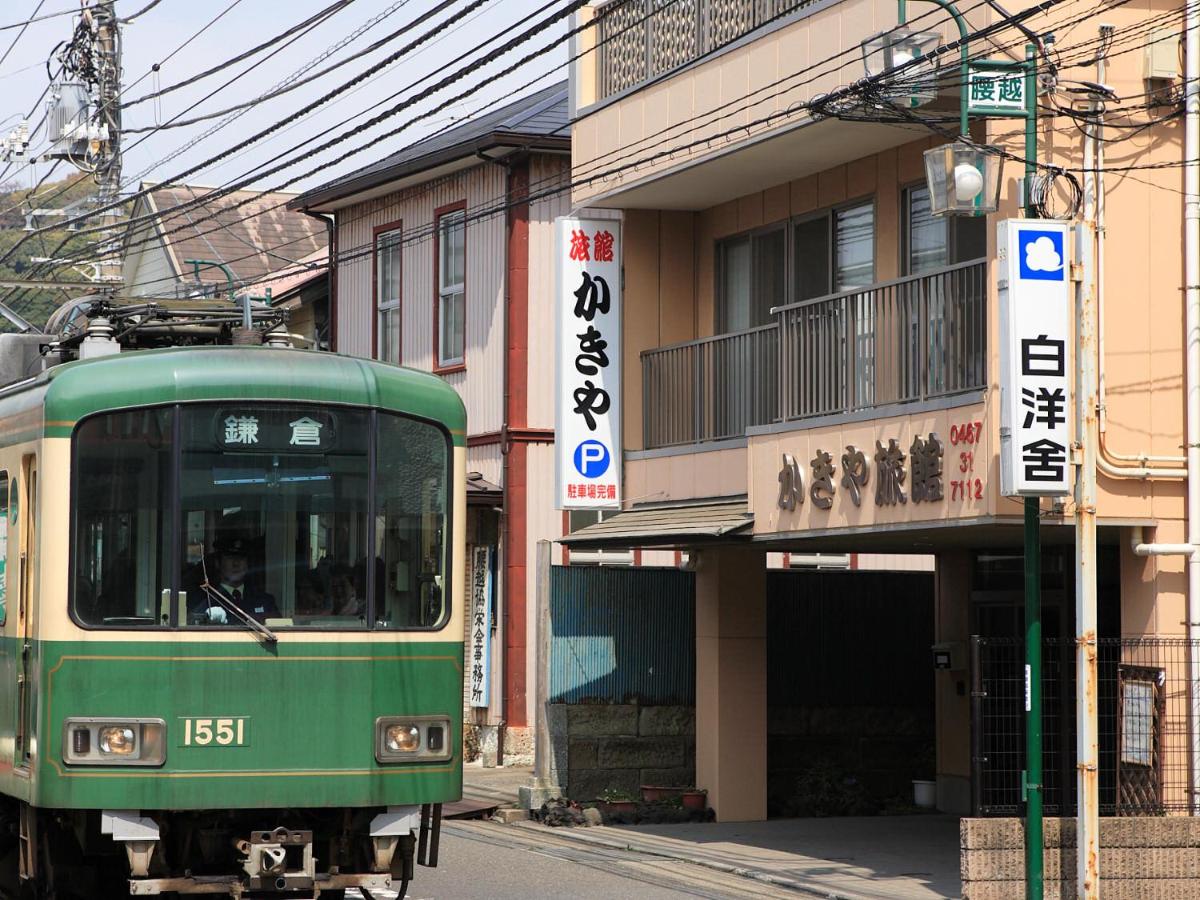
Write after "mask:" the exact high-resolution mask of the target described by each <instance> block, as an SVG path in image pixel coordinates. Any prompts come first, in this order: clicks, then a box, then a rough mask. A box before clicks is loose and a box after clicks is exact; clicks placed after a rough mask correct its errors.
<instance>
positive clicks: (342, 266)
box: [337, 165, 507, 480]
mask: <svg viewBox="0 0 1200 900" xmlns="http://www.w3.org/2000/svg"><path fill="white" fill-rule="evenodd" d="M504 196H505V172H504V170H503V169H502V168H500V167H499V166H495V165H480V166H476V167H474V168H472V169H468V170H466V171H464V172H461V173H457V174H455V175H452V176H448V177H445V178H441V179H435V180H434V181H431V182H428V183H426V184H424V185H420V186H418V187H414V188H408V189H406V190H404V191H402V192H399V193H397V194H391V195H389V196H387V197H382V198H379V199H375V200H369V201H366V202H364V203H360V204H356V205H354V206H349V207H346V208H345V209H341V210H339V211H338V214H337V222H338V257H339V260H340V262H339V266H338V323H337V324H338V350H339V352H342V353H347V354H350V355H353V356H365V357H371V356H374V348H373V347H372V345H371V332H372V325H373V322H372V319H373V316H374V305H373V299H372V296H371V293H372V291H371V287H372V278H373V266H372V254H371V245H372V230H373V229H374V228H375V227H377V226H380V225H384V224H387V223H390V222H396V221H399V222H400V223H401V227H402V229H403V233H404V238H403V242H404V243H403V253H402V257H403V262H402V274H401V284H402V295H401V302H400V305H401V338H400V346H401V349H400V361H401V363H402V364H403V365H406V366H412V367H414V368H417V369H423V370H425V371H431V370H432V369H433V362H434V360H433V340H434V322H433V306H434V294H435V290H436V284H437V281H436V278H435V275H434V270H433V265H434V236H433V226H434V211H435V210H436V209H438V208H440V207H443V206H449V205H450V204H453V203H460V202H464V201H465V202H466V204H467V285H466V289H467V349H466V371H464V372H456V373H451V374H448V375H446V376H445V377H446V381H447V382H448V383H450V384H451V385H453V386H454V387H455V389H456V390H457V391H458V392H459V394H460V396H462V398H463V402H464V403H465V404H466V407H467V431H468V433H469V434H485V433H489V432H494V431H499V430H500V426H501V424H502V422H503V415H504V412H503V404H504V387H503V385H504V369H503V366H504V279H505V276H506V258H507V253H506V215H505V211H504V209H503V207H504ZM489 480H490V479H489Z"/></svg>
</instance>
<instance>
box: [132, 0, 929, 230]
mask: <svg viewBox="0 0 1200 900" xmlns="http://www.w3.org/2000/svg"><path fill="white" fill-rule="evenodd" d="M929 14H931V13H929ZM916 18H918V19H919V18H921V17H916ZM914 21H915V20H914ZM568 38H569V35H566V36H564V37H563V38H562V39H561V40H563V41H565V40H567V39H568ZM546 49H548V48H543V51H541V52H544V51H545V50H546ZM717 49H719V48H715V49H714V51H713V52H716V50H717ZM845 52H848V51H843V53H841V54H835V55H834V57H831V59H833V58H836V57H837V56H840V55H844V53H845ZM535 55H540V52H539V53H538V54H535ZM462 58H463V57H460V59H462ZM529 58H531V57H526V58H525V59H523V60H522V61H521V62H519V63H517V64H516V65H515V66H512V67H510V68H509V69H508V70H506V71H512V70H513V69H514V68H516V67H519V66H520V65H522V64H524V62H527V61H528V59H529ZM816 65H820V64H819V63H818V64H814V66H816ZM809 68H810V69H811V68H813V67H809ZM539 77H545V76H544V75H543V76H539ZM477 89H478V88H477V87H476V88H472V89H471V90H470V91H468V92H466V93H467V94H469V93H473V92H474V91H475V90H477ZM514 93H515V92H514ZM465 95H466V94H461V95H459V96H458V97H455V98H452V99H451V100H450V101H447V103H446V104H442V106H441V107H438V109H440V108H442V107H444V106H446V105H448V104H450V103H453V102H456V101H457V100H459V99H461V97H462V96H465ZM393 96H395V95H393ZM436 111H437V109H435V110H431V111H429V112H428V113H426V114H424V115H426V116H427V115H430V114H433V113H435V112H436ZM422 117H423V116H418V117H417V118H416V119H413V120H409V122H407V123H405V125H404V126H401V128H400V129H397V131H399V130H403V128H406V127H408V125H411V124H412V123H413V122H414V121H416V120H418V119H420V118H422ZM368 125H369V123H368ZM394 133H395V132H390V133H389V135H384V136H382V137H381V138H379V139H383V138H385V137H387V136H390V134H394ZM311 140H312V139H310V141H309V142H311ZM372 143H374V142H372ZM302 146H303V145H302ZM369 146H371V144H367V145H365V146H363V147H360V148H358V149H357V150H355V151H352V152H351V154H346V155H344V156H343V157H341V158H339V160H334V161H332V162H329V163H325V164H323V165H322V166H321V167H320V168H327V167H329V166H332V165H335V164H336V163H337V162H338V161H340V159H343V158H345V156H348V155H352V154H353V153H357V152H362V151H363V150H365V149H367V148H368V147H369ZM320 149H322V148H317V150H314V151H306V152H305V156H306V157H307V156H309V155H311V154H312V153H313V152H319V150H320ZM278 158H279V157H276V159H278ZM277 170H278V167H277V169H276V171H277ZM305 174H312V173H305ZM298 177H304V176H303V175H302V176H298ZM238 186H239V185H237V184H232V183H231V184H230V185H229V186H228V187H229V190H226V191H225V193H229V192H231V191H232V190H233V189H237V187H238ZM285 186H286V185H285ZM217 193H218V192H215V191H214V192H211V193H209V194H206V195H204V197H202V198H199V204H198V205H202V204H203V203H204V202H205V201H207V200H211V199H213V198H214V197H215V196H216V194H217ZM265 193H267V191H263V192H259V193H257V194H256V195H255V196H252V197H248V198H246V199H245V200H244V201H242V202H241V203H239V204H238V206H242V205H245V204H246V203H248V202H251V201H252V200H254V199H256V198H257V197H261V196H262V195H263V194H265ZM181 205H187V204H181ZM278 205H283V204H277V206H278ZM172 209H174V208H172ZM227 212H229V209H228V208H225V209H222V210H221V213H222V214H224V213H227ZM259 212H261V210H260V211H259ZM214 217H215V216H214V215H209V216H207V217H205V218H203V219H201V220H199V221H201V222H203V221H207V220H209V219H212V218H214ZM143 218H148V217H143ZM194 222H196V220H193V223H194ZM184 227H187V226H180V227H179V228H176V229H173V230H171V231H169V232H167V234H172V233H175V231H178V230H182V229H183V228H184ZM213 230H216V229H213ZM145 240H149V238H146V239H145ZM131 246H135V244H134V245H131Z"/></svg>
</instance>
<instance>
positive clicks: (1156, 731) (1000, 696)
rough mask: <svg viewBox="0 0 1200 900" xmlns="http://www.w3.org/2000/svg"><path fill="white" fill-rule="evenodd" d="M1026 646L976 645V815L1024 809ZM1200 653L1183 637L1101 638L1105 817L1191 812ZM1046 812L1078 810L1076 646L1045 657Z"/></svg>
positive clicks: (1055, 642)
mask: <svg viewBox="0 0 1200 900" xmlns="http://www.w3.org/2000/svg"><path fill="white" fill-rule="evenodd" d="M1024 648H1025V644H1024V641H1023V640H1022V639H1021V638H983V637H974V638H972V639H971V667H972V673H971V674H972V692H971V743H972V752H971V756H972V766H971V768H972V778H971V782H972V787H973V791H974V807H975V814H976V815H981V816H1014V815H1019V814H1020V813H1021V810H1022V802H1023V801H1022V791H1021V778H1022V771H1023V769H1024V766H1025V708H1024V697H1025V656H1024V654H1025V649H1024ZM1198 651H1200V642H1197V643H1195V644H1193V643H1192V642H1189V641H1187V640H1185V639H1179V638H1145V639H1115V638H1113V639H1103V638H1102V639H1100V640H1099V641H1098V642H1097V654H1098V660H1097V664H1098V667H1099V676H1100V681H1099V697H1098V702H1099V711H1098V712H1099V726H1100V732H1099V737H1100V755H1099V764H1100V772H1099V775H1100V812H1101V815H1107V816H1140V815H1163V814H1166V813H1169V812H1191V811H1192V805H1191V800H1190V796H1189V771H1188V740H1189V735H1188V696H1189V681H1188V661H1189V659H1190V658H1191V654H1192V653H1195V652H1198ZM1042 698H1043V715H1042V735H1043V759H1042V764H1043V771H1044V776H1043V781H1044V782H1045V792H1044V795H1045V812H1046V814H1047V815H1050V816H1057V815H1071V814H1072V813H1073V810H1074V809H1075V796H1076V773H1075V643H1074V641H1072V640H1063V639H1059V638H1050V639H1047V640H1046V641H1044V643H1043V649H1042Z"/></svg>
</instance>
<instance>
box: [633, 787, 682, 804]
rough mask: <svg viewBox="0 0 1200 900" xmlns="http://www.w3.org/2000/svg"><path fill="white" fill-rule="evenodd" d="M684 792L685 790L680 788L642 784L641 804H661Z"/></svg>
mask: <svg viewBox="0 0 1200 900" xmlns="http://www.w3.org/2000/svg"><path fill="white" fill-rule="evenodd" d="M685 790H686V788H681V787H662V786H661V785H653V784H643V785H642V802H643V803H661V802H663V801H664V800H670V799H671V798H672V797H678V796H679V795H680V794H682V793H683V792H684V791H685Z"/></svg>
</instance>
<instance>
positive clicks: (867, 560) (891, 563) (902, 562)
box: [858, 553, 934, 572]
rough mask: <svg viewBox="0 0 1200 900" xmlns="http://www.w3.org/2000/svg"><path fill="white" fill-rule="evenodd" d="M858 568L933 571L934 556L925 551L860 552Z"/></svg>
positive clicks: (887, 570) (893, 570) (892, 570)
mask: <svg viewBox="0 0 1200 900" xmlns="http://www.w3.org/2000/svg"><path fill="white" fill-rule="evenodd" d="M858 568H860V569H871V570H875V571H886V572H932V571H933V570H934V557H933V556H930V555H928V554H924V553H860V554H858Z"/></svg>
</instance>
